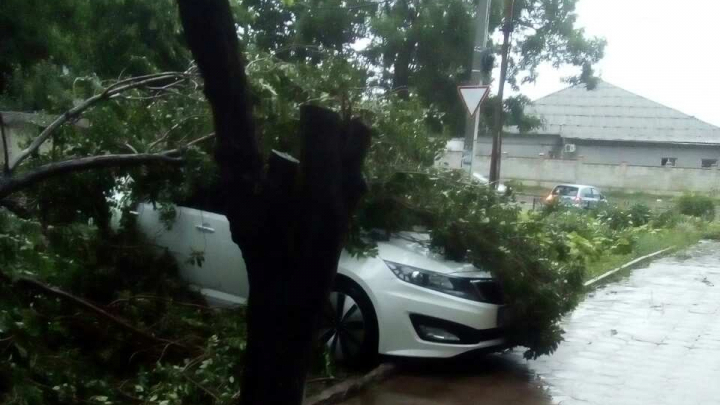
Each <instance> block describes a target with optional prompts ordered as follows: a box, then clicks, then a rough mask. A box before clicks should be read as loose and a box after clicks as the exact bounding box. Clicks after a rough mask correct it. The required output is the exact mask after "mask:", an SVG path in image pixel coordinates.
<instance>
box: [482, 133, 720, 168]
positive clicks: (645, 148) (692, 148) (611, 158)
mask: <svg viewBox="0 0 720 405" xmlns="http://www.w3.org/2000/svg"><path fill="white" fill-rule="evenodd" d="M563 143H572V144H575V146H576V152H575V153H572V154H563V153H562V152H561V150H562V146H563ZM491 150H492V138H490V137H480V138H478V142H477V145H476V147H475V153H477V154H478V155H480V156H483V155H487V156H489V155H490V152H491ZM502 150H503V153H504V155H505V156H508V157H528V158H529V157H538V156H540V154H543V155H544V156H546V157H554V158H561V157H564V158H569V159H578V158H580V157H582V158H584V159H585V162H587V163H598V164H617V165H619V164H621V163H623V162H625V163H627V164H629V165H633V166H656V167H659V166H661V160H662V158H666V157H668V158H676V159H677V160H676V167H687V168H701V167H702V159H719V160H720V145H716V146H713V145H708V146H704V145H671V144H648V143H642V144H639V143H632V142H603V143H598V142H589V141H583V140H575V139H561V138H560V137H559V136H557V135H517V134H506V135H504V136H503V148H502Z"/></svg>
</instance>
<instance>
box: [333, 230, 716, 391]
mask: <svg viewBox="0 0 720 405" xmlns="http://www.w3.org/2000/svg"><path fill="white" fill-rule="evenodd" d="M719 309H720V243H717V242H707V243H701V244H700V245H697V246H696V247H693V248H691V249H689V250H688V251H687V252H685V253H681V254H679V255H676V256H672V257H667V258H664V259H660V260H657V261H656V262H654V263H652V264H651V265H650V266H649V267H648V268H643V269H636V270H634V271H633V272H632V274H631V275H630V276H629V277H627V278H625V279H623V280H620V281H618V282H615V283H611V284H609V285H607V286H605V287H601V288H599V289H598V290H597V291H595V292H594V293H592V294H590V296H588V298H587V299H586V300H585V301H584V302H583V303H582V304H581V305H580V306H579V307H578V308H577V310H576V311H575V312H574V313H573V314H572V315H571V316H569V317H568V319H567V320H566V322H565V326H564V327H565V330H566V334H565V342H563V343H562V344H561V345H560V348H559V349H558V351H557V352H556V353H555V354H553V355H552V356H546V357H542V358H540V359H538V360H536V361H525V360H523V359H522V356H521V352H520V351H516V352H513V353H510V354H506V355H502V356H494V357H490V358H489V359H487V360H484V361H482V362H480V363H477V364H465V365H464V366H463V367H462V370H461V371H458V370H457V369H456V368H454V367H455V366H449V367H450V368H449V369H447V370H440V371H434V372H429V371H427V369H428V368H430V367H435V366H429V367H428V366H427V365H425V366H420V367H416V368H414V369H411V370H410V371H407V372H405V373H403V374H401V375H399V376H397V377H395V378H393V379H391V380H389V381H387V382H385V383H383V384H381V385H379V386H377V387H375V388H372V389H370V390H368V391H367V392H366V393H364V394H363V395H362V396H360V397H357V398H355V399H352V400H350V401H348V402H346V405H360V404H373V405H405V404H408V405H425V404H443V405H475V404H483V405H490V404H517V405H530V404H533V405H536V404H547V403H551V404H563V405H606V404H607V405H634V404H642V405H705V404H720V311H719ZM478 369H480V371H478Z"/></svg>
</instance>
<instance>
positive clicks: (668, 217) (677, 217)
mask: <svg viewBox="0 0 720 405" xmlns="http://www.w3.org/2000/svg"><path fill="white" fill-rule="evenodd" d="M682 218H683V217H682V214H680V213H679V212H677V210H667V211H665V212H663V213H661V214H659V215H656V216H655V218H654V219H653V221H652V226H653V228H674V227H675V226H676V225H677V224H678V223H680V222H681V221H682Z"/></svg>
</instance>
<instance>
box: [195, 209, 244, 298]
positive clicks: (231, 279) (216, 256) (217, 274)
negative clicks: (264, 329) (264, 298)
mask: <svg viewBox="0 0 720 405" xmlns="http://www.w3.org/2000/svg"><path fill="white" fill-rule="evenodd" d="M199 212H200V217H198V222H197V224H195V230H196V231H197V232H198V234H199V235H200V238H201V239H202V240H203V246H204V249H203V251H204V253H205V262H204V263H203V267H204V271H205V272H207V273H208V274H212V275H213V281H214V283H213V286H214V287H213V289H215V290H217V291H219V292H221V293H224V294H230V295H232V296H233V297H236V298H238V299H239V300H240V301H241V302H244V301H246V300H247V297H248V294H249V286H248V278H247V268H246V267H245V260H244V259H243V256H242V252H241V251H240V248H239V247H238V246H237V245H236V244H235V242H233V241H232V237H231V235H230V223H229V222H228V220H227V217H225V215H222V214H216V213H213V212H209V211H199Z"/></svg>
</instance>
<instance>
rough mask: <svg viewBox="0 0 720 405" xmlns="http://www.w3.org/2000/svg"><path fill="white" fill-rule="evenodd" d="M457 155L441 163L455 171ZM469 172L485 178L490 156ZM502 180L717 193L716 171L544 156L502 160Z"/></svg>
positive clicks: (719, 188) (719, 184) (719, 180)
mask: <svg viewBox="0 0 720 405" xmlns="http://www.w3.org/2000/svg"><path fill="white" fill-rule="evenodd" d="M461 156H462V153H461V152H448V153H447V154H446V156H445V157H443V159H442V160H441V164H443V165H445V166H446V167H452V168H459V166H460V159H461ZM473 169H474V171H475V172H477V173H481V174H484V175H486V176H487V173H489V171H490V157H489V156H476V157H475V159H474V161H473ZM500 174H501V178H502V180H504V181H506V180H517V181H520V182H522V183H523V184H524V185H528V186H541V187H552V186H553V185H555V184H557V183H577V184H591V185H593V186H596V187H599V188H602V189H606V190H609V189H618V190H625V191H643V192H648V193H656V194H679V193H683V192H688V191H694V192H703V193H718V192H720V170H718V169H717V168H711V169H694V168H679V167H652V166H630V165H627V164H625V163H622V164H620V165H609V164H595V163H584V162H583V161H582V159H580V160H561V159H549V158H544V157H538V158H525V157H504V158H503V159H502V165H501V170H500Z"/></svg>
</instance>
